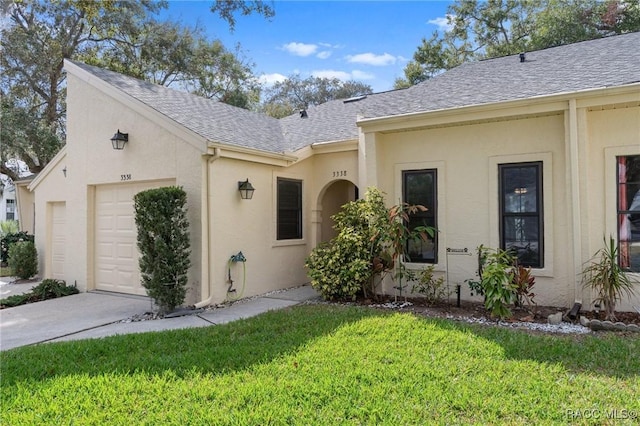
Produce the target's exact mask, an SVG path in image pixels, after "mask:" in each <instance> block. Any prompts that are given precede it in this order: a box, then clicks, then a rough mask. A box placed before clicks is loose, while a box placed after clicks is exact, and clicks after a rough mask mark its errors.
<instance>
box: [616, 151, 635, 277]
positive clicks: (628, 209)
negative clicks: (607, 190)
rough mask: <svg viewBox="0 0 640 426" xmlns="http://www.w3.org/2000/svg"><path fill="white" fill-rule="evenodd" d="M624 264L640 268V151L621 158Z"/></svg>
mask: <svg viewBox="0 0 640 426" xmlns="http://www.w3.org/2000/svg"><path fill="white" fill-rule="evenodd" d="M617 164H618V167H617V169H618V179H617V180H618V181H617V184H618V208H617V213H618V244H619V253H618V255H619V262H620V267H621V268H623V269H625V270H626V271H630V272H640V155H629V156H624V157H618V158H617Z"/></svg>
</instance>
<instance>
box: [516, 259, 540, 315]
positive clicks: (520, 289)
mask: <svg viewBox="0 0 640 426" xmlns="http://www.w3.org/2000/svg"><path fill="white" fill-rule="evenodd" d="M516 263H517V262H516ZM512 281H513V285H514V287H515V291H516V305H517V306H520V307H523V306H524V304H525V303H526V304H527V306H528V307H529V308H531V307H532V306H533V305H535V304H536V302H534V301H533V298H534V297H535V293H534V292H533V286H534V285H535V283H536V277H534V276H533V274H532V273H531V268H525V267H524V266H522V265H518V264H516V265H515V266H514V268H513V280H512Z"/></svg>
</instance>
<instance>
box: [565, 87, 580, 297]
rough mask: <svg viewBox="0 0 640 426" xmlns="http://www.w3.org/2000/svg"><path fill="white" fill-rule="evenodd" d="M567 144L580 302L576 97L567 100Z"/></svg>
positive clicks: (573, 261) (575, 276) (574, 251)
mask: <svg viewBox="0 0 640 426" xmlns="http://www.w3.org/2000/svg"><path fill="white" fill-rule="evenodd" d="M568 124H569V146H568V147H567V150H566V153H567V156H568V159H569V168H568V171H567V178H569V181H570V182H571V185H570V188H571V200H570V201H571V209H570V212H571V213H570V216H569V220H570V222H569V223H571V224H572V226H571V234H572V235H571V242H572V244H573V250H572V254H573V259H572V266H573V273H574V301H575V303H580V304H582V288H581V286H580V280H579V279H578V277H579V275H580V273H581V267H582V218H581V217H580V210H581V199H580V159H579V158H578V157H579V155H580V147H579V136H578V133H579V131H578V110H577V102H576V99H575V98H574V99H570V100H569V123H568Z"/></svg>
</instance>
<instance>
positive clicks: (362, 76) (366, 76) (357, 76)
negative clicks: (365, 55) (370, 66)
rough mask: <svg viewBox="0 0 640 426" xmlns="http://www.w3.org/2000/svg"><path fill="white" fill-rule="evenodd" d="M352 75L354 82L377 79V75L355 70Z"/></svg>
mask: <svg viewBox="0 0 640 426" xmlns="http://www.w3.org/2000/svg"><path fill="white" fill-rule="evenodd" d="M351 75H352V76H353V79H354V80H373V79H374V78H376V76H375V75H373V74H371V73H369V72H364V71H359V70H353V71H352V72H351Z"/></svg>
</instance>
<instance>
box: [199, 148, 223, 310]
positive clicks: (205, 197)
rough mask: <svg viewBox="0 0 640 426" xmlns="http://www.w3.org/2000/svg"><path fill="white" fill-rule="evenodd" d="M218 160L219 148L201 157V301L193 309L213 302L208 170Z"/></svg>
mask: <svg viewBox="0 0 640 426" xmlns="http://www.w3.org/2000/svg"><path fill="white" fill-rule="evenodd" d="M218 158H220V148H213V154H205V155H203V156H202V179H203V180H204V182H205V188H204V190H203V191H202V199H201V204H202V214H201V217H200V224H201V226H202V230H203V231H204V238H203V241H202V254H201V266H200V267H201V274H202V279H201V284H200V285H201V287H200V295H201V297H202V300H201V301H200V302H198V303H196V304H195V305H194V307H195V309H200V308H204V307H206V306H209V305H210V304H211V302H212V300H213V292H212V291H211V282H210V276H209V272H210V271H209V268H210V258H209V253H210V249H211V220H210V218H209V216H210V214H211V211H212V210H213V209H212V208H211V190H210V184H209V177H210V173H209V168H210V166H211V164H213V162H214V161H216V160H217V159H218Z"/></svg>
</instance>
